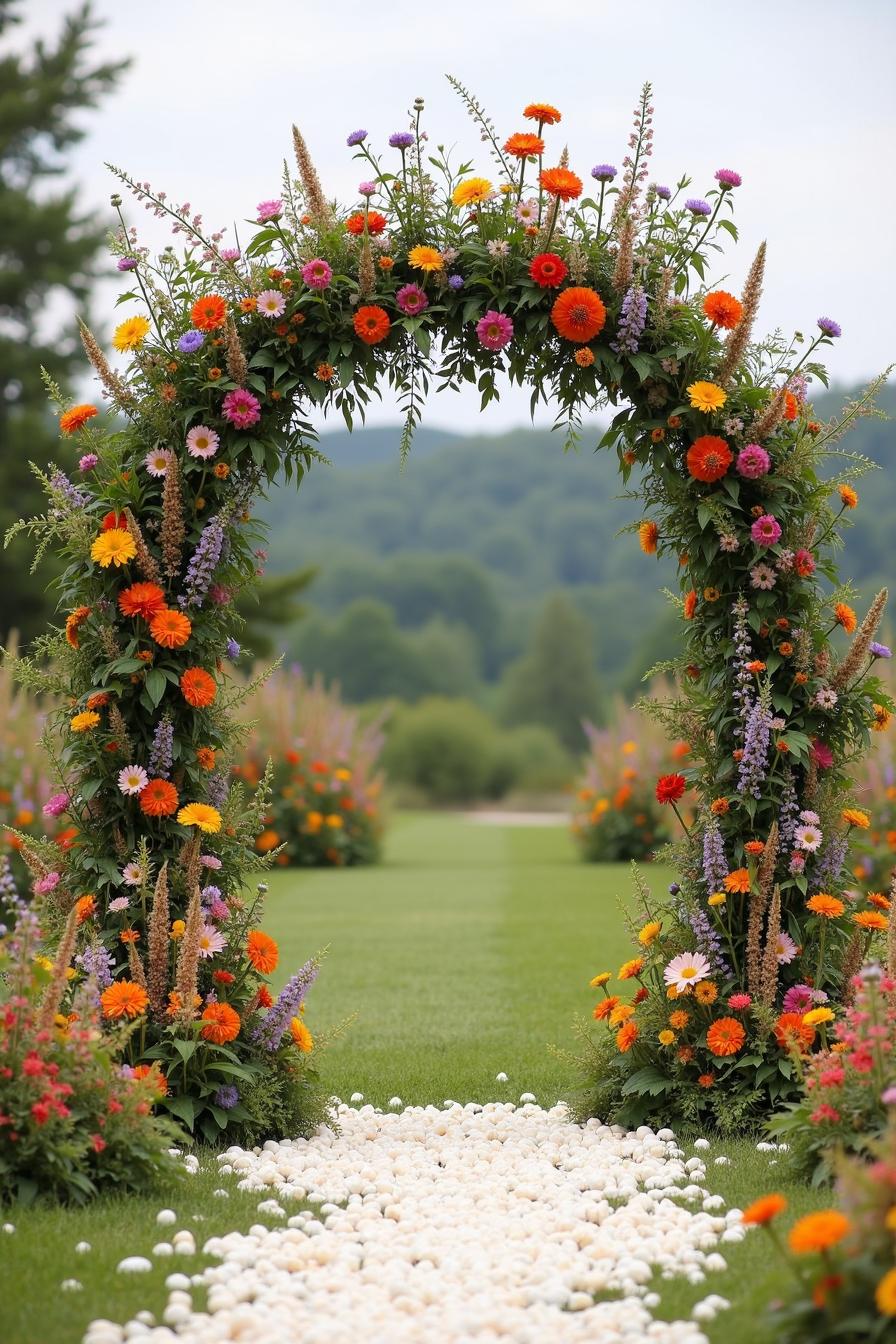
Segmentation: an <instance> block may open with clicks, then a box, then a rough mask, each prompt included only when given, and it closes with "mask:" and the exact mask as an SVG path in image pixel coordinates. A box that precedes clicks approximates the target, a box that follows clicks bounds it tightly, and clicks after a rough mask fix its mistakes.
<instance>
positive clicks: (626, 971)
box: [619, 957, 644, 980]
mask: <svg viewBox="0 0 896 1344" xmlns="http://www.w3.org/2000/svg"><path fill="white" fill-rule="evenodd" d="M643 969H644V960H643V958H642V957H632V959H631V961H626V962H624V963H623V965H622V966H620V967H619V979H620V980H633V979H634V978H635V976H638V975H640V974H641V972H642V971H643Z"/></svg>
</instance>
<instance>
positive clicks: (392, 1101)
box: [389, 1097, 403, 1111]
mask: <svg viewBox="0 0 896 1344" xmlns="http://www.w3.org/2000/svg"><path fill="white" fill-rule="evenodd" d="M389 1105H390V1107H391V1108H392V1110H393V1111H394V1110H396V1109H397V1108H398V1107H399V1106H401V1105H403V1103H402V1100H401V1097H390V1098H389Z"/></svg>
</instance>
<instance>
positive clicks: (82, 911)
mask: <svg viewBox="0 0 896 1344" xmlns="http://www.w3.org/2000/svg"><path fill="white" fill-rule="evenodd" d="M75 909H76V910H77V912H78V923H79V924H83V923H84V921H85V919H90V916H91V915H94V914H96V897H95V896H93V895H88V896H79V897H78V899H77V900H76V901H75Z"/></svg>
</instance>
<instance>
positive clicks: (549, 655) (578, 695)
mask: <svg viewBox="0 0 896 1344" xmlns="http://www.w3.org/2000/svg"><path fill="white" fill-rule="evenodd" d="M588 646H589V639H588V627H587V625H586V623H585V621H584V620H583V619H582V617H581V616H580V615H579V614H578V612H577V611H576V609H575V607H574V606H573V605H572V603H571V602H570V600H569V598H568V597H565V596H564V595H563V594H562V593H556V594H555V595H554V596H553V597H550V598H548V600H547V601H546V602H545V605H544V608H543V610H542V613H541V616H540V617H539V620H538V624H537V625H536V627H535V631H534V634H533V636H532V643H531V645H530V648H529V651H528V653H527V654H526V655H525V657H523V658H522V659H520V661H519V662H518V663H515V664H514V665H513V666H512V667H510V668H509V669H508V671H507V674H506V681H505V684H504V687H503V688H502V691H503V693H502V717H503V718H504V720H505V722H507V723H509V724H519V723H541V724H543V725H544V726H545V727H546V728H550V729H551V730H552V731H553V732H554V733H555V734H556V736H557V737H558V738H559V740H560V741H561V742H562V743H563V744H564V745H565V746H566V747H568V748H569V749H570V750H571V751H575V750H577V749H579V748H580V747H581V745H582V721H583V720H584V719H594V718H596V717H597V713H598V689H597V679H596V677H595V675H594V668H593V664H592V660H591V652H590V649H589V647H588Z"/></svg>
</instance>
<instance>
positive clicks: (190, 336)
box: [177, 331, 205, 355]
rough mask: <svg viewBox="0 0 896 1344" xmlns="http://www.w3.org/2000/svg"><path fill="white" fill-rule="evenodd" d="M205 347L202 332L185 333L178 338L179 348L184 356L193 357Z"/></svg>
mask: <svg viewBox="0 0 896 1344" xmlns="http://www.w3.org/2000/svg"><path fill="white" fill-rule="evenodd" d="M203 345H205V337H204V336H203V334H202V332H201V331H185V332H184V334H183V336H180V337H178V341H177V348H178V350H179V351H180V352H181V354H182V355H193V354H195V353H196V351H197V350H200V349H201V348H202V346H203Z"/></svg>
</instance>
